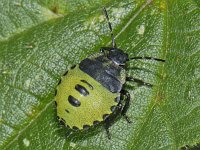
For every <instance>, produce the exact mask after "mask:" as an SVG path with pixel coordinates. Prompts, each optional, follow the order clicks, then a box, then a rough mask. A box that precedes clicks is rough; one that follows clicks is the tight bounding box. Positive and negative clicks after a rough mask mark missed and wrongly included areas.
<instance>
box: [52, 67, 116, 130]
mask: <svg viewBox="0 0 200 150" xmlns="http://www.w3.org/2000/svg"><path fill="white" fill-rule="evenodd" d="M119 96H120V93H112V92H110V91H109V90H108V89H106V88H105V87H104V86H102V85H101V84H100V83H99V82H97V81H96V80H95V79H93V78H92V77H91V76H89V75H88V74H86V73H84V72H83V71H81V70H80V69H79V65H77V66H76V67H75V68H74V69H72V70H69V71H68V73H67V75H66V76H63V78H62V80H61V83H60V84H59V85H58V87H57V94H56V97H55V101H56V103H57V115H58V117H59V118H60V119H61V120H63V121H64V123H65V125H66V126H69V127H70V128H78V129H83V127H84V126H92V125H93V123H94V122H95V121H99V122H101V121H103V115H105V114H108V115H109V114H111V113H112V111H111V107H112V106H116V105H117V104H118V102H116V99H119Z"/></svg>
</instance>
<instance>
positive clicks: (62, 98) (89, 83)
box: [55, 8, 165, 138]
mask: <svg viewBox="0 0 200 150" xmlns="http://www.w3.org/2000/svg"><path fill="white" fill-rule="evenodd" d="M103 11H104V14H105V17H106V19H107V22H108V26H109V29H110V32H111V38H112V47H101V48H100V52H98V53H95V54H93V55H92V56H90V57H88V58H85V59H84V60H82V61H81V62H80V63H79V64H78V65H76V66H74V67H72V68H71V70H69V71H67V72H66V73H65V75H64V76H63V77H62V79H61V81H60V82H59V84H58V86H57V90H56V95H55V103H56V107H57V116H58V118H59V120H60V121H62V122H63V123H64V125H65V126H67V127H69V128H70V129H74V130H82V129H88V128H89V127H90V126H93V125H96V124H98V123H100V122H105V128H106V131H107V133H108V137H109V138H110V136H109V130H108V128H109V126H110V122H109V118H110V116H111V114H113V113H116V112H117V114H121V115H122V116H124V117H125V119H126V120H127V122H130V120H129V118H128V117H127V116H126V112H127V109H128V107H129V103H130V94H129V93H128V92H127V91H126V90H124V85H125V83H126V82H127V81H133V82H139V83H142V84H143V85H147V86H151V84H149V83H145V82H143V81H142V80H139V79H136V78H133V77H127V76H126V70H125V65H126V62H128V61H130V60H136V59H137V60H138V59H151V60H156V61H160V62H165V60H163V59H158V58H152V57H133V58H129V57H128V54H126V53H124V52H123V51H122V50H121V49H119V48H117V47H116V43H115V39H114V35H113V32H112V26H111V23H110V21H109V17H108V14H107V11H106V9H105V8H103Z"/></svg>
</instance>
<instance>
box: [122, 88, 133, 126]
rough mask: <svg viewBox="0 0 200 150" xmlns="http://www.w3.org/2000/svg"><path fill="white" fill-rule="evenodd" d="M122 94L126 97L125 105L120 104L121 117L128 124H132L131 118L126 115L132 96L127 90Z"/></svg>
mask: <svg viewBox="0 0 200 150" xmlns="http://www.w3.org/2000/svg"><path fill="white" fill-rule="evenodd" d="M121 94H122V95H123V96H125V104H124V105H123V104H122V103H121V102H120V104H119V107H120V111H121V115H122V116H123V117H124V118H125V119H126V121H127V122H128V123H131V121H130V119H129V117H128V116H127V115H126V112H127V110H128V108H129V106H130V94H129V92H128V91H126V90H122V91H121Z"/></svg>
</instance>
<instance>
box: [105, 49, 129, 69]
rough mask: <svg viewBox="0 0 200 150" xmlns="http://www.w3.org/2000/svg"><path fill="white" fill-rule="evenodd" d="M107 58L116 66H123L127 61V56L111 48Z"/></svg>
mask: <svg viewBox="0 0 200 150" xmlns="http://www.w3.org/2000/svg"><path fill="white" fill-rule="evenodd" d="M107 57H108V59H110V60H112V61H113V62H114V63H115V64H117V65H125V63H126V61H128V55H127V54H126V53H124V52H123V51H122V50H121V49H117V48H112V49H111V50H110V51H109V53H108V55H107Z"/></svg>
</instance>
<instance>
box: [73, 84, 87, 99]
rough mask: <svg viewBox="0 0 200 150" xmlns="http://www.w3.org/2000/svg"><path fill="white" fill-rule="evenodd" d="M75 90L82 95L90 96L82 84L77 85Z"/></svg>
mask: <svg viewBox="0 0 200 150" xmlns="http://www.w3.org/2000/svg"><path fill="white" fill-rule="evenodd" d="M75 89H76V90H77V91H78V92H79V93H80V94H82V95H83V96H87V95H89V92H88V90H87V89H86V88H85V87H83V86H82V85H80V84H77V85H76V86H75Z"/></svg>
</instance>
